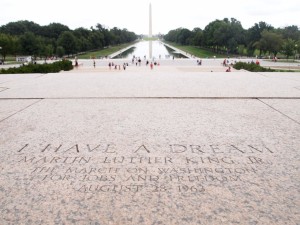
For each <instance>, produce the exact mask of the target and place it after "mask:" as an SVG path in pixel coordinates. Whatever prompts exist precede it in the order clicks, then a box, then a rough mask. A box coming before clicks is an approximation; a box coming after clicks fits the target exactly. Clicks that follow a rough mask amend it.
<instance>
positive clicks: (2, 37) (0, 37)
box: [0, 33, 13, 61]
mask: <svg viewBox="0 0 300 225" xmlns="http://www.w3.org/2000/svg"><path fill="white" fill-rule="evenodd" d="M0 47H1V49H0V54H1V56H2V60H3V61H5V58H6V56H7V55H8V54H10V53H12V51H13V45H12V37H11V36H10V35H7V34H1V33H0Z"/></svg>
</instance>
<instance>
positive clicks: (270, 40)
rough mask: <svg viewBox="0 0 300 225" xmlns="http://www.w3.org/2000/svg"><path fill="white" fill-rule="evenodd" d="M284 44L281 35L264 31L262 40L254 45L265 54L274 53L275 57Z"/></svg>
mask: <svg viewBox="0 0 300 225" xmlns="http://www.w3.org/2000/svg"><path fill="white" fill-rule="evenodd" d="M282 44H283V39H282V37H281V35H280V34H277V33H275V32H273V31H267V30H264V31H262V32H261V38H260V40H259V41H258V42H256V43H255V44H254V46H255V47H257V48H258V49H261V50H262V51H263V52H265V53H266V52H269V53H273V54H274V56H276V55H277V53H278V52H279V51H280V49H281V46H282Z"/></svg>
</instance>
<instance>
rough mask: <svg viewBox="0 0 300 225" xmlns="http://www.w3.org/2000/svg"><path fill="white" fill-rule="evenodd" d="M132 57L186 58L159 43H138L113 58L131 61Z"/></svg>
mask: <svg viewBox="0 0 300 225" xmlns="http://www.w3.org/2000/svg"><path fill="white" fill-rule="evenodd" d="M134 56H135V57H140V58H147V59H170V58H173V57H174V58H186V57H185V56H183V55H181V54H178V53H176V52H175V51H174V50H173V49H171V48H169V47H167V46H165V45H164V44H163V43H162V42H160V41H140V42H138V43H136V44H135V45H134V46H133V47H132V48H130V49H128V50H127V51H125V52H123V53H121V54H119V55H117V56H116V57H114V58H125V59H132V58H133V57H134Z"/></svg>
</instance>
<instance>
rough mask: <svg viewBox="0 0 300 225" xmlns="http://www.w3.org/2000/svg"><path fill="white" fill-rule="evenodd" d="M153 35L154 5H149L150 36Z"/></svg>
mask: <svg viewBox="0 0 300 225" xmlns="http://www.w3.org/2000/svg"><path fill="white" fill-rule="evenodd" d="M151 37H152V6H151V3H150V5H149V38H151Z"/></svg>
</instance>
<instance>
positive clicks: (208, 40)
mask: <svg viewBox="0 0 300 225" xmlns="http://www.w3.org/2000/svg"><path fill="white" fill-rule="evenodd" d="M164 39H165V40H166V41H170V42H175V43H178V44H181V45H193V46H198V47H202V48H208V49H210V50H212V51H214V52H218V53H225V54H239V55H248V56H253V55H254V53H255V50H259V56H261V55H266V54H268V55H272V57H276V55H277V54H278V53H279V52H280V53H282V54H284V55H286V56H287V58H289V57H290V56H295V55H296V54H297V53H299V52H300V31H299V28H298V27H297V26H294V25H291V26H286V27H284V28H277V29H276V28H274V27H273V26H272V25H270V24H267V23H266V22H259V23H255V24H254V26H252V27H251V28H249V29H247V30H246V29H244V28H243V27H242V24H241V22H240V21H238V20H236V19H234V18H231V19H230V20H229V19H228V18H225V19H223V20H215V21H213V22H210V23H209V24H208V25H207V26H206V27H205V28H204V30H202V29H200V28H194V29H193V30H192V31H191V30H189V29H186V28H178V29H175V30H171V31H169V32H168V33H167V34H166V35H165V36H164Z"/></svg>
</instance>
